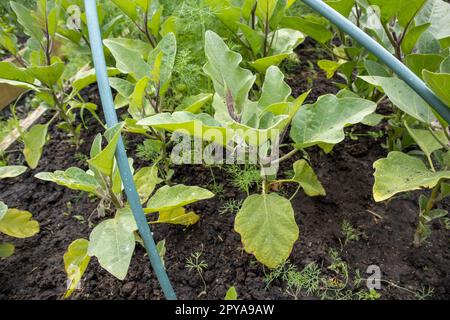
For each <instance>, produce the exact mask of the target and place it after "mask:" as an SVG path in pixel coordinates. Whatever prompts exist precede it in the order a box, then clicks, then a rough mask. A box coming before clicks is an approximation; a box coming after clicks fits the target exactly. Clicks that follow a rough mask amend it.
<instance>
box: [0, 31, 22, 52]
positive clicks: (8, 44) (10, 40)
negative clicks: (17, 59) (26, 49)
mask: <svg viewBox="0 0 450 320" xmlns="http://www.w3.org/2000/svg"><path fill="white" fill-rule="evenodd" d="M0 46H2V47H3V48H5V49H6V50H8V51H9V52H11V53H12V54H13V55H16V54H17V53H18V49H17V39H16V37H15V36H14V35H11V34H9V33H6V32H5V31H4V30H3V28H0Z"/></svg>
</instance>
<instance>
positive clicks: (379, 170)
mask: <svg viewBox="0 0 450 320" xmlns="http://www.w3.org/2000/svg"><path fill="white" fill-rule="evenodd" d="M373 167H374V168H375V173H374V176H375V184H374V186H373V197H374V199H375V201H383V200H387V199H389V198H390V197H392V196H393V195H395V194H397V193H400V192H405V191H413V190H420V189H423V188H433V187H434V186H436V184H438V182H439V180H441V179H450V171H439V172H433V171H431V170H429V169H428V168H427V167H426V166H425V163H423V161H422V160H420V159H418V158H415V157H413V156H409V155H407V154H404V153H402V152H398V151H393V152H390V153H389V155H388V157H387V158H384V159H380V160H377V161H376V162H375V163H374V164H373Z"/></svg>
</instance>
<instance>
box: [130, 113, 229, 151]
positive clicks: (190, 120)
mask: <svg viewBox="0 0 450 320" xmlns="http://www.w3.org/2000/svg"><path fill="white" fill-rule="evenodd" d="M137 124H138V125H140V126H151V127H152V128H155V129H164V130H167V131H170V132H174V131H178V130H183V131H185V132H186V133H187V134H189V135H191V136H194V137H199V138H201V139H205V140H208V139H207V137H205V136H204V135H203V133H204V132H207V131H208V130H218V132H219V133H220V136H221V137H227V136H229V137H230V138H231V137H232V135H231V134H227V128H225V127H222V125H221V124H220V123H219V122H217V121H216V120H215V119H214V118H212V117H211V116H210V115H209V114H207V113H200V114H193V113H190V112H186V111H177V112H174V113H172V114H170V113H159V114H156V115H154V116H151V117H148V118H144V119H142V120H140V121H138V123H137ZM200 129H201V130H200ZM212 138H214V137H212ZM224 140H225V139H224ZM217 143H220V144H222V145H223V144H225V143H226V141H218V140H217Z"/></svg>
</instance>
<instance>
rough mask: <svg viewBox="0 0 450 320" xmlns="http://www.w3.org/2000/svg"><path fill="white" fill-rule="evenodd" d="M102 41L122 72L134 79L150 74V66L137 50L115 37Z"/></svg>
mask: <svg viewBox="0 0 450 320" xmlns="http://www.w3.org/2000/svg"><path fill="white" fill-rule="evenodd" d="M103 42H104V43H105V46H106V47H108V49H109V50H110V51H111V53H112V55H113V56H114V58H115V59H116V67H117V69H119V70H120V71H121V72H122V73H126V74H130V75H131V76H132V77H133V78H134V79H135V80H139V79H142V78H144V77H148V76H150V73H151V67H150V65H149V64H147V62H145V60H144V59H143V58H142V57H141V54H140V53H139V52H138V51H136V50H133V49H129V48H128V47H126V46H124V45H123V43H122V42H121V41H117V40H116V39H106V40H104V41H103Z"/></svg>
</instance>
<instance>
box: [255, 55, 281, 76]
mask: <svg viewBox="0 0 450 320" xmlns="http://www.w3.org/2000/svg"><path fill="white" fill-rule="evenodd" d="M287 57H289V53H279V54H275V55H273V56H268V57H265V58H261V59H257V60H255V61H253V62H250V65H251V66H252V67H253V68H254V69H255V70H257V71H258V72H261V73H264V72H266V70H267V69H268V68H269V67H270V66H278V65H279V64H280V63H281V62H282V61H283V60H284V59H286V58H287Z"/></svg>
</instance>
